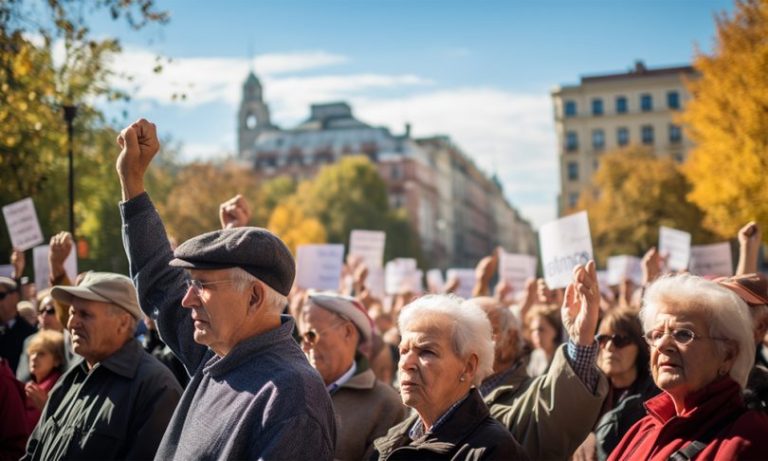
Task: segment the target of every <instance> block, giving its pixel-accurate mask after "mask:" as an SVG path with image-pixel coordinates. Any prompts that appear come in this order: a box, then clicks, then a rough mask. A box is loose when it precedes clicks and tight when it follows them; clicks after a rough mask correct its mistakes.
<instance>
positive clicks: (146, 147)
mask: <svg viewBox="0 0 768 461" xmlns="http://www.w3.org/2000/svg"><path fill="white" fill-rule="evenodd" d="M118 144H119V146H120V149H121V151H120V154H119V156H118V159H117V172H118V177H119V181H120V184H121V190H122V201H121V202H120V205H119V207H120V213H121V216H122V220H123V241H124V245H125V253H126V255H127V258H128V262H129V268H130V277H127V276H125V275H120V274H114V273H108V272H86V273H84V274H80V275H78V276H77V278H76V279H75V280H70V279H69V277H68V276H67V273H66V271H65V269H64V261H65V259H66V257H67V255H68V254H69V253H70V251H71V250H72V245H73V242H72V238H71V236H70V235H69V234H67V233H66V232H62V233H60V234H57V235H55V236H54V237H52V238H51V242H50V253H49V266H50V280H49V284H50V287H49V288H46V289H45V290H42V291H41V292H40V293H37V294H36V295H35V294H34V293H32V292H30V290H27V289H25V286H24V284H22V283H21V274H22V273H23V271H24V265H25V262H24V253H23V252H20V251H14V252H13V255H12V258H11V263H12V266H13V269H14V273H13V274H12V277H10V278H6V277H0V315H1V316H2V317H0V356H1V357H2V358H0V387H2V389H0V406H1V407H2V409H3V411H2V416H0V459H25V460H27V459H29V460H31V459H35V460H38V459H44V460H54V459H65V458H66V459H151V458H154V459H162V460H167V459H183V460H187V459H291V460H294V459H340V460H360V459H365V460H368V459H379V460H410V459H413V460H421V459H450V460H469V459H473V460H478V459H536V460H538V459H575V460H592V459H599V460H605V459H611V460H625V459H653V460H662V459H664V460H666V459H761V458H765V457H766V454H767V453H768V440H766V438H765V437H764V436H765V435H767V434H768V415H767V414H766V404H767V400H768V398H767V394H768V368H766V366H767V365H768V353H767V351H768V346H767V345H768V340H767V339H766V333H768V281H767V280H766V278H765V277H764V276H762V275H761V274H759V273H758V272H757V257H758V249H759V246H760V245H761V243H760V242H761V233H760V229H759V228H758V226H757V225H756V224H755V223H749V224H747V225H746V226H744V228H742V229H741V231H740V232H739V235H738V240H739V243H740V252H739V262H738V266H737V271H736V272H737V273H736V275H735V276H733V277H726V278H719V279H713V278H706V277H699V276H694V275H690V274H686V273H679V274H665V273H664V261H663V258H662V257H663V255H661V254H659V253H658V252H657V251H656V250H655V249H650V250H649V251H648V252H647V253H646V255H645V257H644V258H643V260H642V266H643V282H642V284H640V286H632V284H631V282H629V281H625V282H623V283H622V284H621V286H620V287H604V286H600V284H599V283H598V277H597V271H596V267H595V263H594V262H593V261H590V262H588V263H587V264H585V265H579V266H577V267H575V268H574V270H573V274H572V279H571V282H570V284H569V285H568V286H567V287H566V288H564V289H558V290H553V289H550V288H549V287H547V285H546V283H545V282H544V281H543V280H541V279H539V280H529V281H528V283H527V286H526V287H525V289H524V290H521V292H520V293H511V291H510V289H509V286H508V285H506V284H505V283H504V282H503V281H501V282H499V283H498V284H497V285H496V286H495V288H492V287H491V280H492V279H493V277H494V272H495V271H496V266H497V258H496V256H495V255H489V256H488V257H486V258H483V260H481V261H480V262H479V263H478V265H477V269H476V284H475V286H474V287H473V291H472V292H473V297H472V298H470V299H461V298H459V297H457V296H455V295H452V294H451V292H452V291H454V290H455V289H456V288H457V286H456V281H455V280H449V281H448V282H447V283H446V285H445V286H444V287H439V288H438V289H437V290H435V291H437V292H435V293H427V294H423V295H419V296H415V295H414V294H412V293H400V294H398V295H395V296H392V297H391V299H378V298H376V297H374V296H373V295H372V294H371V290H370V289H369V287H367V285H366V272H367V270H366V269H367V268H366V267H365V265H364V264H363V263H362V262H361V261H360V260H359V259H356V258H354V257H350V258H349V259H348V265H347V267H346V269H345V270H346V274H347V275H346V277H345V278H344V279H343V280H344V283H342V284H341V286H340V287H339V290H337V291H323V292H318V291H312V290H303V289H300V288H299V287H297V286H296V285H295V280H294V278H295V273H296V267H295V263H294V258H293V256H292V255H291V253H290V251H289V250H288V248H287V247H286V246H285V244H284V243H283V242H282V241H281V240H280V238H279V237H278V236H276V235H274V234H272V233H271V232H269V231H267V230H265V229H262V228H258V227H250V226H249V225H248V224H249V219H250V213H249V210H248V206H247V203H246V202H245V201H244V199H243V198H242V197H240V196H237V197H234V198H233V199H231V200H228V201H226V202H224V203H223V204H222V205H221V207H220V210H219V218H220V221H221V229H217V230H212V231H210V232H207V233H204V234H202V235H199V236H197V237H194V238H192V239H190V240H188V241H186V242H184V243H182V244H181V245H179V246H178V247H175V248H174V246H175V245H173V243H172V241H171V239H170V238H169V237H168V236H167V234H166V232H165V229H164V227H163V223H162V219H161V217H160V216H159V214H158V212H157V210H156V209H155V207H154V205H153V203H152V201H151V199H150V197H149V195H148V194H147V192H146V191H145V189H144V175H145V173H146V171H147V169H148V168H149V167H150V163H151V161H152V159H153V157H154V156H155V155H156V154H157V153H158V151H159V149H160V144H159V141H158V137H157V134H156V128H155V126H154V124H152V123H150V122H148V121H146V120H139V121H137V122H136V123H134V124H132V125H130V126H129V127H127V128H125V129H124V130H123V131H122V132H121V133H120V135H119V137H118ZM30 308H31V309H32V311H31V313H32V315H29V314H26V315H25V314H24V312H25V311H28V310H29V309H30Z"/></svg>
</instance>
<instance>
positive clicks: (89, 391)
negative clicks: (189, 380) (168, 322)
mask: <svg viewBox="0 0 768 461" xmlns="http://www.w3.org/2000/svg"><path fill="white" fill-rule="evenodd" d="M51 295H52V296H53V297H54V298H55V299H57V300H58V301H61V302H63V303H66V304H69V305H71V307H70V310H69V312H70V319H69V323H68V325H67V327H68V328H69V330H70V331H71V334H72V346H73V349H74V351H75V353H76V354H78V355H80V356H82V359H80V361H79V362H78V363H76V364H75V365H74V366H73V367H72V368H71V369H70V370H69V371H67V372H66V373H65V374H64V375H63V376H62V377H61V378H60V380H59V383H58V384H57V385H56V387H54V388H53V390H52V391H51V392H50V394H49V396H48V403H47V405H46V407H45V408H44V409H43V414H42V415H41V417H40V421H39V422H38V424H37V426H36V427H35V429H34V431H33V432H32V435H31V436H30V439H29V443H28V444H27V453H26V455H25V457H24V458H23V459H44V460H49V459H97V458H98V459H148V458H151V457H152V456H154V454H155V450H156V449H157V446H158V444H159V443H160V438H161V434H162V433H163V431H165V428H166V426H167V425H168V421H169V420H170V419H171V415H172V414H173V411H174V408H176V403H177V402H178V401H179V397H180V396H181V387H179V385H178V383H177V382H176V380H175V379H174V377H173V375H172V374H171V372H170V371H168V370H167V369H166V368H165V367H164V366H163V365H162V364H161V363H160V362H158V361H157V359H155V358H154V357H152V356H150V355H149V354H147V353H146V352H144V349H142V347H141V345H140V344H139V343H138V341H136V340H135V339H134V338H133V333H134V331H135V330H136V323H137V322H138V320H139V318H140V316H141V311H140V310H139V305H138V302H137V299H136V290H135V289H134V287H133V284H132V283H131V279H129V278H128V277H126V276H124V275H119V274H112V273H108V272H89V273H88V274H87V275H86V276H85V278H84V279H83V281H82V283H81V284H80V285H79V286H76V287H64V286H57V287H54V288H53V289H52V290H51Z"/></svg>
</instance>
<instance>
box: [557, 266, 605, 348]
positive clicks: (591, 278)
mask: <svg viewBox="0 0 768 461" xmlns="http://www.w3.org/2000/svg"><path fill="white" fill-rule="evenodd" d="M560 313H561V315H562V318H563V325H564V326H565V328H566V330H567V331H568V335H569V336H570V337H571V340H572V341H573V342H574V343H575V344H577V345H579V346H589V345H591V344H592V343H593V342H594V341H595V338H594V336H595V331H596V330H597V321H598V316H599V313H600V289H599V287H598V284H597V270H596V269H595V262H594V261H589V262H588V263H587V265H586V266H583V265H578V266H576V267H575V268H574V269H573V281H572V282H571V283H570V284H569V285H568V288H566V290H565V299H564V300H563V307H562V308H561V309H560Z"/></svg>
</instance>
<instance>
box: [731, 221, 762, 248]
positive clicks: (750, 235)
mask: <svg viewBox="0 0 768 461" xmlns="http://www.w3.org/2000/svg"><path fill="white" fill-rule="evenodd" d="M762 234H763V233H762V231H761V230H760V226H758V225H757V223H756V222H754V221H750V222H748V223H747V224H745V225H744V227H742V228H741V229H739V233H738V235H737V237H738V239H739V244H740V245H742V246H745V245H755V244H757V245H759V244H760V239H761V238H762Z"/></svg>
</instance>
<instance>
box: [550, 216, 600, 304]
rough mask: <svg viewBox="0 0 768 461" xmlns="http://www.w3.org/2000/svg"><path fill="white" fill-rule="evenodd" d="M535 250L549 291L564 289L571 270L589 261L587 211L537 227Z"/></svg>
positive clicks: (590, 252) (590, 242)
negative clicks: (539, 250) (539, 255)
mask: <svg viewBox="0 0 768 461" xmlns="http://www.w3.org/2000/svg"><path fill="white" fill-rule="evenodd" d="M539 247H540V248H541V266H542V269H543V271H544V279H545V280H546V282H547V285H548V286H549V288H553V289H554V288H563V287H565V286H567V285H568V284H569V283H570V282H571V278H572V271H573V268H574V267H576V266H577V265H578V264H586V263H587V262H588V261H589V260H590V259H592V258H593V256H592V236H591V235H590V233H589V221H588V220H587V212H586V211H581V212H579V213H576V214H572V215H570V216H566V217H564V218H560V219H558V220H556V221H552V222H549V223H547V224H544V225H543V226H541V227H540V228H539Z"/></svg>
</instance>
